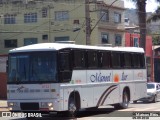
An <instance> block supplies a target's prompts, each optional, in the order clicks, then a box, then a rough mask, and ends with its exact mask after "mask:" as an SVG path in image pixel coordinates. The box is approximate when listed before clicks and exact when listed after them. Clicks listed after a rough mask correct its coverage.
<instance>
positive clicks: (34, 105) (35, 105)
mask: <svg viewBox="0 0 160 120" xmlns="http://www.w3.org/2000/svg"><path fill="white" fill-rule="evenodd" d="M20 106H21V110H39V104H38V103H21V104H20Z"/></svg>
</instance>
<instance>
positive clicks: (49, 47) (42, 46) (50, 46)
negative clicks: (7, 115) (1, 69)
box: [9, 43, 144, 53]
mask: <svg viewBox="0 0 160 120" xmlns="http://www.w3.org/2000/svg"><path fill="white" fill-rule="evenodd" d="M65 48H71V49H74V48H75V49H76V48H78V49H92V50H93V49H94V50H110V51H126V52H140V53H144V50H143V48H137V47H104V46H90V45H76V44H64V43H39V44H33V45H28V46H23V47H19V48H15V49H12V50H10V51H9V53H15V52H32V51H54V50H55V51H56V50H61V49H65Z"/></svg>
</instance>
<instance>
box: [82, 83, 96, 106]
mask: <svg viewBox="0 0 160 120" xmlns="http://www.w3.org/2000/svg"><path fill="white" fill-rule="evenodd" d="M93 89H94V87H93V85H84V86H82V89H81V108H88V107H93V106H94V103H93V101H94V95H93Z"/></svg>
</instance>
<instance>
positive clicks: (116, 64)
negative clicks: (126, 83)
mask: <svg viewBox="0 0 160 120" xmlns="http://www.w3.org/2000/svg"><path fill="white" fill-rule="evenodd" d="M112 66H113V68H120V54H119V53H118V52H112Z"/></svg>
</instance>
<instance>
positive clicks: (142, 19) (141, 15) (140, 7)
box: [131, 0, 160, 50]
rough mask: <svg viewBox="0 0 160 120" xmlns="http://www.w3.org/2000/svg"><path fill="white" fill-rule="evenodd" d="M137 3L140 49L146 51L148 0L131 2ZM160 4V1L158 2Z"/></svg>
mask: <svg viewBox="0 0 160 120" xmlns="http://www.w3.org/2000/svg"><path fill="white" fill-rule="evenodd" d="M131 1H133V2H135V3H136V7H137V13H138V19H139V28H140V47H142V48H143V49H144V50H146V1H147V0H131ZM156 1H157V2H160V0H156Z"/></svg>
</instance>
